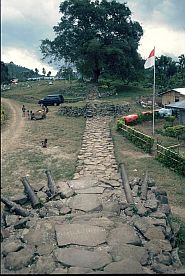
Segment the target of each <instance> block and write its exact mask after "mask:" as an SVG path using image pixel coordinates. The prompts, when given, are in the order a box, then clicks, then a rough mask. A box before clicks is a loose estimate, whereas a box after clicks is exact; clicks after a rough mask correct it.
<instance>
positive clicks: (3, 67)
mask: <svg viewBox="0 0 185 276" xmlns="http://www.w3.org/2000/svg"><path fill="white" fill-rule="evenodd" d="M9 80H10V77H9V73H8V67H7V66H6V65H5V63H4V62H3V61H1V83H2V84H4V83H8V82H9Z"/></svg>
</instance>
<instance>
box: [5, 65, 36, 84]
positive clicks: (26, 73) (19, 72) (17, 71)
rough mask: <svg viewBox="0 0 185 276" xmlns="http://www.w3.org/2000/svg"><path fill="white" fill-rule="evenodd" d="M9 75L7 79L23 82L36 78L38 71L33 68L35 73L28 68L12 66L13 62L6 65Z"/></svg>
mask: <svg viewBox="0 0 185 276" xmlns="http://www.w3.org/2000/svg"><path fill="white" fill-rule="evenodd" d="M6 66H7V68H8V73H9V79H10V80H11V79H13V78H16V79H18V80H19V81H25V80H26V79H27V78H33V77H38V76H39V75H38V69H37V68H35V71H33V70H30V69H28V68H25V67H22V66H19V65H16V64H14V63H13V62H10V63H6Z"/></svg>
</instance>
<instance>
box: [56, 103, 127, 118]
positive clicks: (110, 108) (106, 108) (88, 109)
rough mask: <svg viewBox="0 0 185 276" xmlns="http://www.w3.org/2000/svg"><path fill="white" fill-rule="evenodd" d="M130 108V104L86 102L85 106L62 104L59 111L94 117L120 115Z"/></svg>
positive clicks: (75, 115) (68, 114)
mask: <svg viewBox="0 0 185 276" xmlns="http://www.w3.org/2000/svg"><path fill="white" fill-rule="evenodd" d="M129 110H130V105H129V104H124V105H113V104H106V103H101V104H86V105H85V106H84V107H74V106H65V105H63V106H61V107H60V108H59V110H58V113H59V114H60V115H63V116H69V117H78V116H83V117H93V116H97V115H99V116H118V115H123V114H125V113H127V112H128V111H129Z"/></svg>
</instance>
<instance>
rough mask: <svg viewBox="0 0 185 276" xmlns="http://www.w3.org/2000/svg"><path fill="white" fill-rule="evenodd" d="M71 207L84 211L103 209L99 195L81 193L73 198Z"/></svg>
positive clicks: (70, 203)
mask: <svg viewBox="0 0 185 276" xmlns="http://www.w3.org/2000/svg"><path fill="white" fill-rule="evenodd" d="M69 207H70V208H72V209H75V210H81V211H84V212H91V211H100V210H101V209H102V205H101V202H100V201H99V199H98V197H97V195H94V194H79V195H76V196H74V197H73V198H71V200H70V202H69Z"/></svg>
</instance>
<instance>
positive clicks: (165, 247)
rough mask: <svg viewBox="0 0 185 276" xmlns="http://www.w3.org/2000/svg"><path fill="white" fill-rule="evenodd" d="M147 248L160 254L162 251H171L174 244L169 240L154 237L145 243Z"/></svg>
mask: <svg viewBox="0 0 185 276" xmlns="http://www.w3.org/2000/svg"><path fill="white" fill-rule="evenodd" d="M145 248H146V249H147V250H148V251H149V252H152V253H154V254H159V253H160V252H161V251H171V250H172V246H171V244H170V242H169V241H168V240H159V239H153V240H151V241H149V242H147V243H146V244H145Z"/></svg>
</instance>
